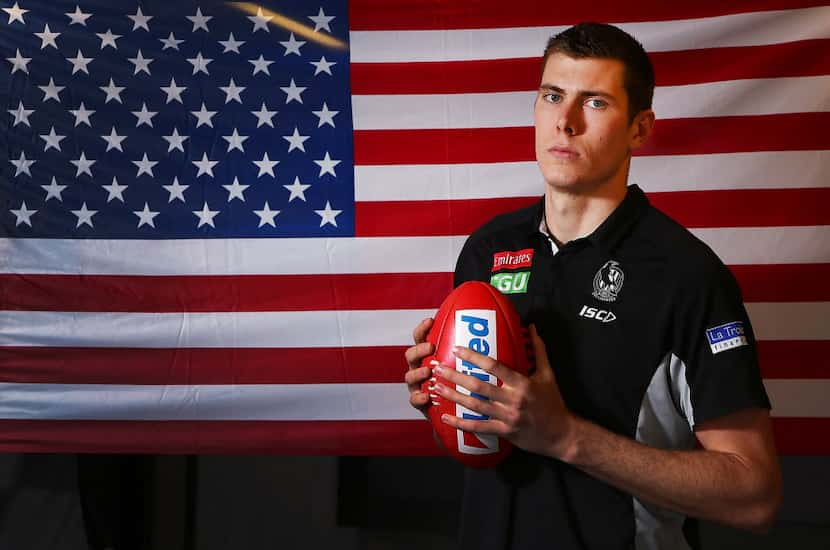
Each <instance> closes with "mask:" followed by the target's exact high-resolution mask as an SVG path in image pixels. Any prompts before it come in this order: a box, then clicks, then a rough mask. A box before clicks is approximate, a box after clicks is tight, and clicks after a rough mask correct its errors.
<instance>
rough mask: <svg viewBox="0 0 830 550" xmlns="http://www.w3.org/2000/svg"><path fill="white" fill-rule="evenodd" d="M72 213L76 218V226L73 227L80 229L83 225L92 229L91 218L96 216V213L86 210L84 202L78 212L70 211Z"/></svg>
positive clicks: (95, 211)
mask: <svg viewBox="0 0 830 550" xmlns="http://www.w3.org/2000/svg"><path fill="white" fill-rule="evenodd" d="M72 213H73V214H75V215H76V216H78V224H77V225H76V226H75V227H81V226H82V225H83V224H86V225H88V226H90V227H92V216H94V215H95V214H97V213H98V211H97V210H89V209H87V207H86V202H84V203H83V204H82V205H81V209H80V210H72Z"/></svg>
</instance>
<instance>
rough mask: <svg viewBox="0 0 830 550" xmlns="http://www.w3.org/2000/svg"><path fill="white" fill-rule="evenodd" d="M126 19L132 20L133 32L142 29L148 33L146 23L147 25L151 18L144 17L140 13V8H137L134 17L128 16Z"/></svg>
mask: <svg viewBox="0 0 830 550" xmlns="http://www.w3.org/2000/svg"><path fill="white" fill-rule="evenodd" d="M127 17H129V18H130V19H132V20H133V30H134V31H135V30H138V29H144V30H145V31H147V32H150V27H149V26H147V23H149V21H150V19H152V18H153V16H152V15H144V14H143V13H141V8H140V7H139V8H138V11H137V12H135V15H128V16H127Z"/></svg>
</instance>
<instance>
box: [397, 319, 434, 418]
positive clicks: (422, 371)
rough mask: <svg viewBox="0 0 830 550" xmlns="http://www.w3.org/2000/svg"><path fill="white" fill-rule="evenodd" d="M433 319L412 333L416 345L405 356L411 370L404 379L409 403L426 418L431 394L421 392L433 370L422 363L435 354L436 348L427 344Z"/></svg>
mask: <svg viewBox="0 0 830 550" xmlns="http://www.w3.org/2000/svg"><path fill="white" fill-rule="evenodd" d="M432 323H433V319H431V318H429V319H424V320H423V321H421V322H420V323H418V326H417V327H415V330H414V331H413V332H412V339H413V340H414V341H415V345H414V346H412V347H410V348H408V349H407V350H406V353H405V354H404V356H405V357H406V362H407V363H408V364H409V370H408V371H407V373H406V376H405V377H404V380H405V381H406V386H407V388H409V403H410V404H411V405H412V406H413V407H415V408H416V409H418V410H419V411H421V412H422V413H424V416H426V408H427V406H428V405H429V394H426V393H424V392H422V391H421V384H423V383H424V381H426V380H429V379H430V377H432V369H430V368H429V367H422V366H421V361H422V360H423V359H424V357H427V356H429V355H430V354H432V353H434V352H435V346H433V345H432V344H430V343H429V342H427V334H428V333H429V329H430V328H432Z"/></svg>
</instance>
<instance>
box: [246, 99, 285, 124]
mask: <svg viewBox="0 0 830 550" xmlns="http://www.w3.org/2000/svg"><path fill="white" fill-rule="evenodd" d="M278 112H279V111H269V110H268V109H266V108H265V102H264V101H263V102H262V108H261V109H260V110H259V111H251V114H252V115H254V116H255V117H257V119H258V120H257V123H256V127H257V128H259V127H260V126H262V125H263V124H267V125H268V126H270V127H271V128H273V127H274V123H273V121H272V120H271V119H272V118H274V116H275V115H276V114H277V113H278Z"/></svg>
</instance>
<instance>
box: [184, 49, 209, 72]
mask: <svg viewBox="0 0 830 550" xmlns="http://www.w3.org/2000/svg"><path fill="white" fill-rule="evenodd" d="M187 61H188V62H189V63H190V64H191V65H193V74H196V73H205V74H206V75H208V76H210V73H209V72H208V70H207V66H208V63H210V62H211V61H213V59H206V58H204V57H202V52H199V53H197V54H196V57H191V58H188V60H187Z"/></svg>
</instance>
